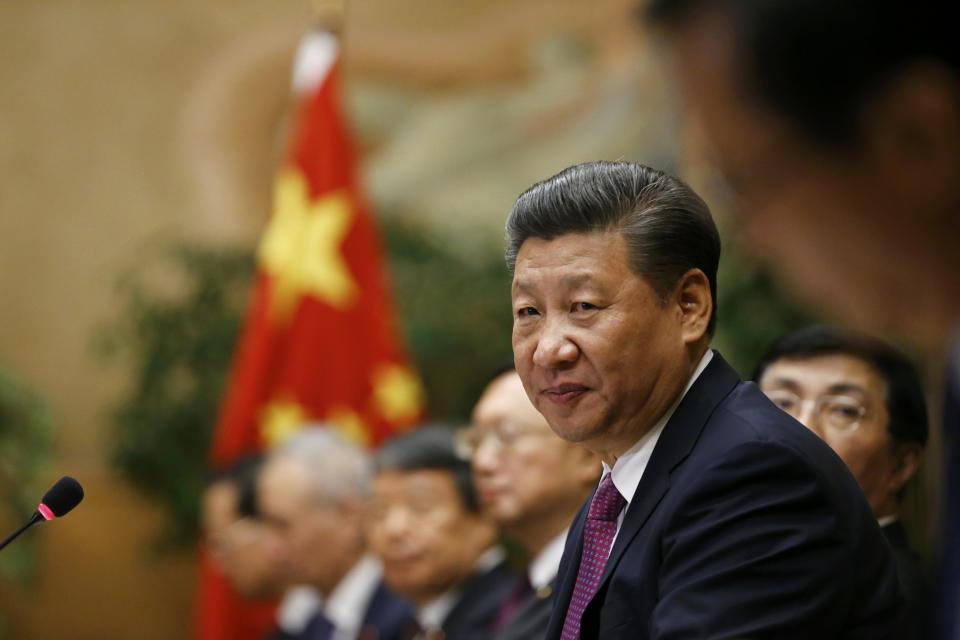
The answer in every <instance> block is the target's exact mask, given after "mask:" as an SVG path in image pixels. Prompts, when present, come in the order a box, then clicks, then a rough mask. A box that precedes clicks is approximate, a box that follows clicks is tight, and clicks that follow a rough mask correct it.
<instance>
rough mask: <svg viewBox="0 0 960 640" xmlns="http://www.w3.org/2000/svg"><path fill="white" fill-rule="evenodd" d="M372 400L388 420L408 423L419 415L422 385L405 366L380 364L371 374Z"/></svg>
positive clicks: (421, 402) (421, 403) (421, 401)
mask: <svg viewBox="0 0 960 640" xmlns="http://www.w3.org/2000/svg"><path fill="white" fill-rule="evenodd" d="M373 400H374V403H375V405H376V407H377V411H378V412H379V413H380V415H382V416H383V417H384V418H386V420H387V421H388V422H392V423H395V424H404V423H409V422H411V421H413V420H414V419H416V418H417V416H419V415H420V409H421V407H422V406H423V387H422V386H421V385H420V380H419V379H418V378H417V377H416V376H415V375H413V374H412V373H411V372H410V370H409V369H407V368H406V367H403V366H400V365H396V364H391V365H386V366H381V367H380V368H378V369H377V371H376V372H374V374H373Z"/></svg>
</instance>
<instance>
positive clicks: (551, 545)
mask: <svg viewBox="0 0 960 640" xmlns="http://www.w3.org/2000/svg"><path fill="white" fill-rule="evenodd" d="M568 532H569V530H564V531H563V532H562V533H561V534H560V535H558V536H557V537H556V538H554V539H553V540H551V541H550V542H548V543H547V546H545V547H544V548H543V549H541V550H540V553H538V554H537V555H536V556H534V558H533V560H531V561H530V566H529V567H527V577H528V578H530V586H532V587H533V590H534V591H540V590H541V589H543V588H544V587H547V586H548V585H549V584H550V583H551V582H553V579H554V578H556V577H557V572H558V571H560V558H562V557H563V546H564V544H565V543H566V541H567V533H568Z"/></svg>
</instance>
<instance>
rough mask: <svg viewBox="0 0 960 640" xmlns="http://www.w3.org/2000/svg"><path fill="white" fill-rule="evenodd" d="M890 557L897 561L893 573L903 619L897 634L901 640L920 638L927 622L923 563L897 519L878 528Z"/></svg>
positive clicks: (923, 635) (923, 634) (926, 593)
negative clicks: (899, 594) (887, 544)
mask: <svg viewBox="0 0 960 640" xmlns="http://www.w3.org/2000/svg"><path fill="white" fill-rule="evenodd" d="M880 531H882V532H883V535H884V537H885V538H886V539H887V542H889V543H890V548H891V549H893V556H894V558H896V561H897V575H898V577H899V578H900V593H901V595H903V599H904V609H903V619H902V625H901V627H900V628H901V631H900V636H899V637H901V638H903V640H921V639H922V638H926V637H927V635H926V634H925V633H924V628H925V625H926V624H927V615H926V612H927V598H928V597H929V595H930V592H929V590H928V589H927V580H926V578H925V577H924V572H923V563H922V562H921V561H920V556H918V555H917V554H916V553H914V551H913V549H911V548H910V544H909V543H908V541H907V532H906V531H905V530H904V528H903V525H902V524H900V523H899V522H892V523H890V524H888V525H887V526H885V527H881V529H880Z"/></svg>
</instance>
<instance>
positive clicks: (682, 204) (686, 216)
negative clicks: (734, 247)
mask: <svg viewBox="0 0 960 640" xmlns="http://www.w3.org/2000/svg"><path fill="white" fill-rule="evenodd" d="M506 231H507V251H506V258H507V267H508V268H509V269H510V271H511V272H512V271H513V269H514V267H515V266H516V261H517V253H518V252H519V251H520V247H521V245H523V243H524V242H525V241H526V240H527V239H528V238H542V239H545V240H552V239H554V238H557V237H559V236H562V235H565V234H568V233H590V232H594V231H617V232H619V233H620V234H621V235H622V236H623V238H624V240H626V243H627V249H628V251H629V255H630V268H631V269H632V270H633V272H634V273H636V274H638V275H640V276H642V277H644V278H645V279H646V280H647V282H648V283H649V284H650V286H651V287H653V289H654V290H655V291H656V292H657V294H658V295H659V296H660V297H661V299H663V300H666V298H667V296H668V295H669V294H670V292H671V291H672V290H673V287H674V286H675V285H676V284H677V281H678V280H679V279H680V277H681V276H682V275H683V274H684V273H686V272H687V271H688V270H689V269H700V270H701V271H703V272H704V274H706V276H707V279H708V280H709V282H710V294H711V296H712V298H713V312H712V313H711V315H710V322H709V325H708V327H707V335H710V336H712V335H713V332H714V330H715V328H716V323H717V266H718V265H719V263H720V235H719V234H718V233H717V227H716V225H715V224H714V223H713V218H712V217H711V215H710V209H709V208H708V207H707V205H706V203H704V201H703V200H702V199H701V198H700V196H698V195H697V194H696V193H694V192H693V190H692V189H691V188H690V187H688V186H687V185H686V184H684V183H683V182H682V181H681V180H679V179H678V178H674V177H673V176H670V175H667V174H665V173H663V172H662V171H657V170H656V169H651V168H650V167H647V166H644V165H642V164H637V163H632V162H587V163H584V164H578V165H576V166H573V167H569V168H567V169H564V170H563V171H561V172H560V173H558V174H557V175H555V176H553V177H552V178H548V179H546V180H544V181H542V182H538V183H537V184H535V185H533V186H532V187H530V188H529V189H527V190H526V191H525V192H523V193H522V194H521V195H520V197H519V198H517V202H516V204H514V205H513V210H512V211H511V212H510V216H509V217H508V218H507V230H506Z"/></svg>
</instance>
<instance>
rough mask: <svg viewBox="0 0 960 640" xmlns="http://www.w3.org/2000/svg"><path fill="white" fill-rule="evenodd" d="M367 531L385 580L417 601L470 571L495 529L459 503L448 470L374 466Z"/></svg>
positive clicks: (453, 583) (436, 593)
mask: <svg viewBox="0 0 960 640" xmlns="http://www.w3.org/2000/svg"><path fill="white" fill-rule="evenodd" d="M368 533H369V539H370V546H371V547H372V549H373V551H374V553H376V554H377V555H378V556H379V557H380V559H381V561H382V562H383V572H384V580H385V581H386V583H387V585H388V586H389V587H390V588H391V589H393V590H394V591H396V592H397V593H398V594H400V595H401V596H404V597H405V598H408V599H410V600H411V601H413V602H415V603H417V604H423V603H426V602H428V601H430V600H431V599H433V598H435V597H437V596H439V595H441V594H443V593H445V592H446V591H447V590H449V589H451V588H453V587H454V586H456V585H458V584H460V583H461V582H463V580H464V579H466V578H467V577H468V576H470V575H471V574H472V573H473V570H474V566H475V564H476V562H477V560H478V558H479V557H480V555H481V554H482V553H483V552H484V551H486V550H487V549H488V548H490V546H491V545H492V544H493V541H494V538H495V535H496V533H495V531H494V529H493V526H492V525H491V524H490V523H489V522H487V521H486V520H485V519H484V518H483V517H482V516H481V515H479V514H476V513H473V512H471V511H469V510H468V509H467V508H466V507H465V506H464V504H463V501H462V500H461V499H460V494H459V493H458V492H457V488H456V485H455V484H454V480H453V475H452V474H451V473H450V472H448V471H444V470H434V469H422V470H416V471H381V472H379V473H378V474H377V475H376V477H375V478H374V482H373V504H372V508H371V511H370V522H369V528H368Z"/></svg>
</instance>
